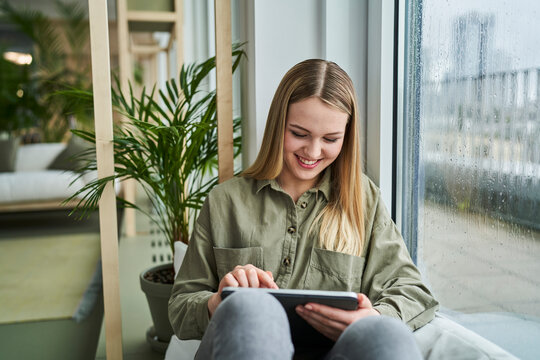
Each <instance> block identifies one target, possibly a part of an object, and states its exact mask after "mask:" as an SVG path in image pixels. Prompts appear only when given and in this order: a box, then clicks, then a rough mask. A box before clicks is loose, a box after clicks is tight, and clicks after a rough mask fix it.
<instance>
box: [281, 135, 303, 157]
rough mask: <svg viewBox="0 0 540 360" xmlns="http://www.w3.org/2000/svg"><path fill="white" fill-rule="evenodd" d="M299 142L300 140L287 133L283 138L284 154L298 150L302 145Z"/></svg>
mask: <svg viewBox="0 0 540 360" xmlns="http://www.w3.org/2000/svg"><path fill="white" fill-rule="evenodd" d="M298 143H299V142H298V140H297V139H295V138H294V137H292V136H287V135H285V138H284V139H283V155H284V156H286V155H288V154H290V153H292V152H294V151H296V150H298V148H299V147H300V145H299V144H298Z"/></svg>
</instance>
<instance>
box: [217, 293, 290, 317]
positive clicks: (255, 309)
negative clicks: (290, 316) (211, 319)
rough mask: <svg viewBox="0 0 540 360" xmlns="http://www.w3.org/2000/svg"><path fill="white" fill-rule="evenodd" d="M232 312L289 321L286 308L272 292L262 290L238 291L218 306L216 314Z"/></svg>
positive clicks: (236, 314) (243, 315)
mask: <svg viewBox="0 0 540 360" xmlns="http://www.w3.org/2000/svg"><path fill="white" fill-rule="evenodd" d="M220 314H223V315H225V314H227V315H225V316H227V317H229V316H231V315H232V314H234V315H235V316H242V317H247V318H249V317H257V318H260V317H268V318H269V319H272V320H275V321H287V315H286V313H285V310H284V309H283V307H282V306H281V304H280V303H279V301H277V300H276V298H275V297H274V296H272V295H270V294H267V293H265V292H262V291H238V292H235V293H233V294H231V295H229V296H228V297H227V298H226V299H225V300H223V301H222V302H221V304H220V305H219V306H218V308H217V310H216V313H215V314H214V316H218V317H219V316H222V315H220Z"/></svg>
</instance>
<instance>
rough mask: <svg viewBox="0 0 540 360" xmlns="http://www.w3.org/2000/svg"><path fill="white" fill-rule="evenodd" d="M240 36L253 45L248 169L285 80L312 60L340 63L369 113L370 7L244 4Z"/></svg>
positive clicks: (341, 1)
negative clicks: (297, 66) (367, 56)
mask: <svg viewBox="0 0 540 360" xmlns="http://www.w3.org/2000/svg"><path fill="white" fill-rule="evenodd" d="M238 3H239V6H238V9H239V12H240V13H239V15H238V19H239V21H243V23H244V24H245V27H244V28H243V29H242V30H243V33H241V34H239V35H240V38H241V40H243V41H247V45H246V48H247V52H248V63H247V66H246V68H245V69H244V71H245V76H244V78H245V79H247V82H246V83H245V85H246V86H245V88H244V89H245V93H244V100H245V101H244V102H243V103H244V104H245V105H244V108H243V117H244V119H245V120H247V121H245V122H244V123H245V124H246V126H245V128H244V133H243V134H244V154H245V158H244V166H247V165H249V164H251V163H252V162H253V161H254V160H255V158H256V156H257V153H258V149H259V147H260V144H261V141H262V137H263V133H264V126H265V123H266V117H267V114H268V109H269V107H270V103H271V101H272V97H273V95H274V92H275V90H276V88H277V86H278V84H279V81H280V80H281V78H282V77H283V75H284V74H285V73H286V72H287V70H289V69H290V68H291V67H292V66H293V65H295V64H296V63H298V62H300V61H302V60H305V59H309V58H325V59H328V60H332V61H335V62H336V63H337V64H338V65H340V66H341V67H343V69H344V70H345V71H347V72H348V73H349V75H350V76H351V78H352V79H353V82H354V83H355V86H356V89H357V92H358V99H359V104H360V109H361V112H362V113H363V112H364V109H365V98H366V96H365V78H366V60H365V50H366V39H367V37H366V36H367V35H366V29H367V21H366V20H367V1H365V0H360V1H358V0H318V1H313V0H295V1H289V0H273V1H251V0H238Z"/></svg>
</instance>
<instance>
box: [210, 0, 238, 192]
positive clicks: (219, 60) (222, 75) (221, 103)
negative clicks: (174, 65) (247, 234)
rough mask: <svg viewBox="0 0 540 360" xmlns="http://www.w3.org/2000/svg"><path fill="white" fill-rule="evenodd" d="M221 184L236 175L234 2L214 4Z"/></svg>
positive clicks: (223, 0) (226, 1) (223, 1)
mask: <svg viewBox="0 0 540 360" xmlns="http://www.w3.org/2000/svg"><path fill="white" fill-rule="evenodd" d="M214 9H215V20H216V30H215V31H216V92H217V123H218V124H217V132H218V174H219V182H220V183H221V182H223V181H225V180H228V179H230V178H232V177H233V175H234V147H233V113H232V93H233V90H232V55H231V51H232V40H231V0H214Z"/></svg>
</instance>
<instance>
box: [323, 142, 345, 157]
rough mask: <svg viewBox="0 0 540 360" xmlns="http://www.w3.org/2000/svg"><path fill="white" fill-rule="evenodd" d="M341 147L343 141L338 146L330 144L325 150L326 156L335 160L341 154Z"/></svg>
mask: <svg viewBox="0 0 540 360" xmlns="http://www.w3.org/2000/svg"><path fill="white" fill-rule="evenodd" d="M342 147H343V141H341V142H340V143H339V144H332V146H330V147H329V148H327V151H326V156H327V157H328V158H331V159H335V158H337V157H338V156H339V154H340V153H341V149H342Z"/></svg>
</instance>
